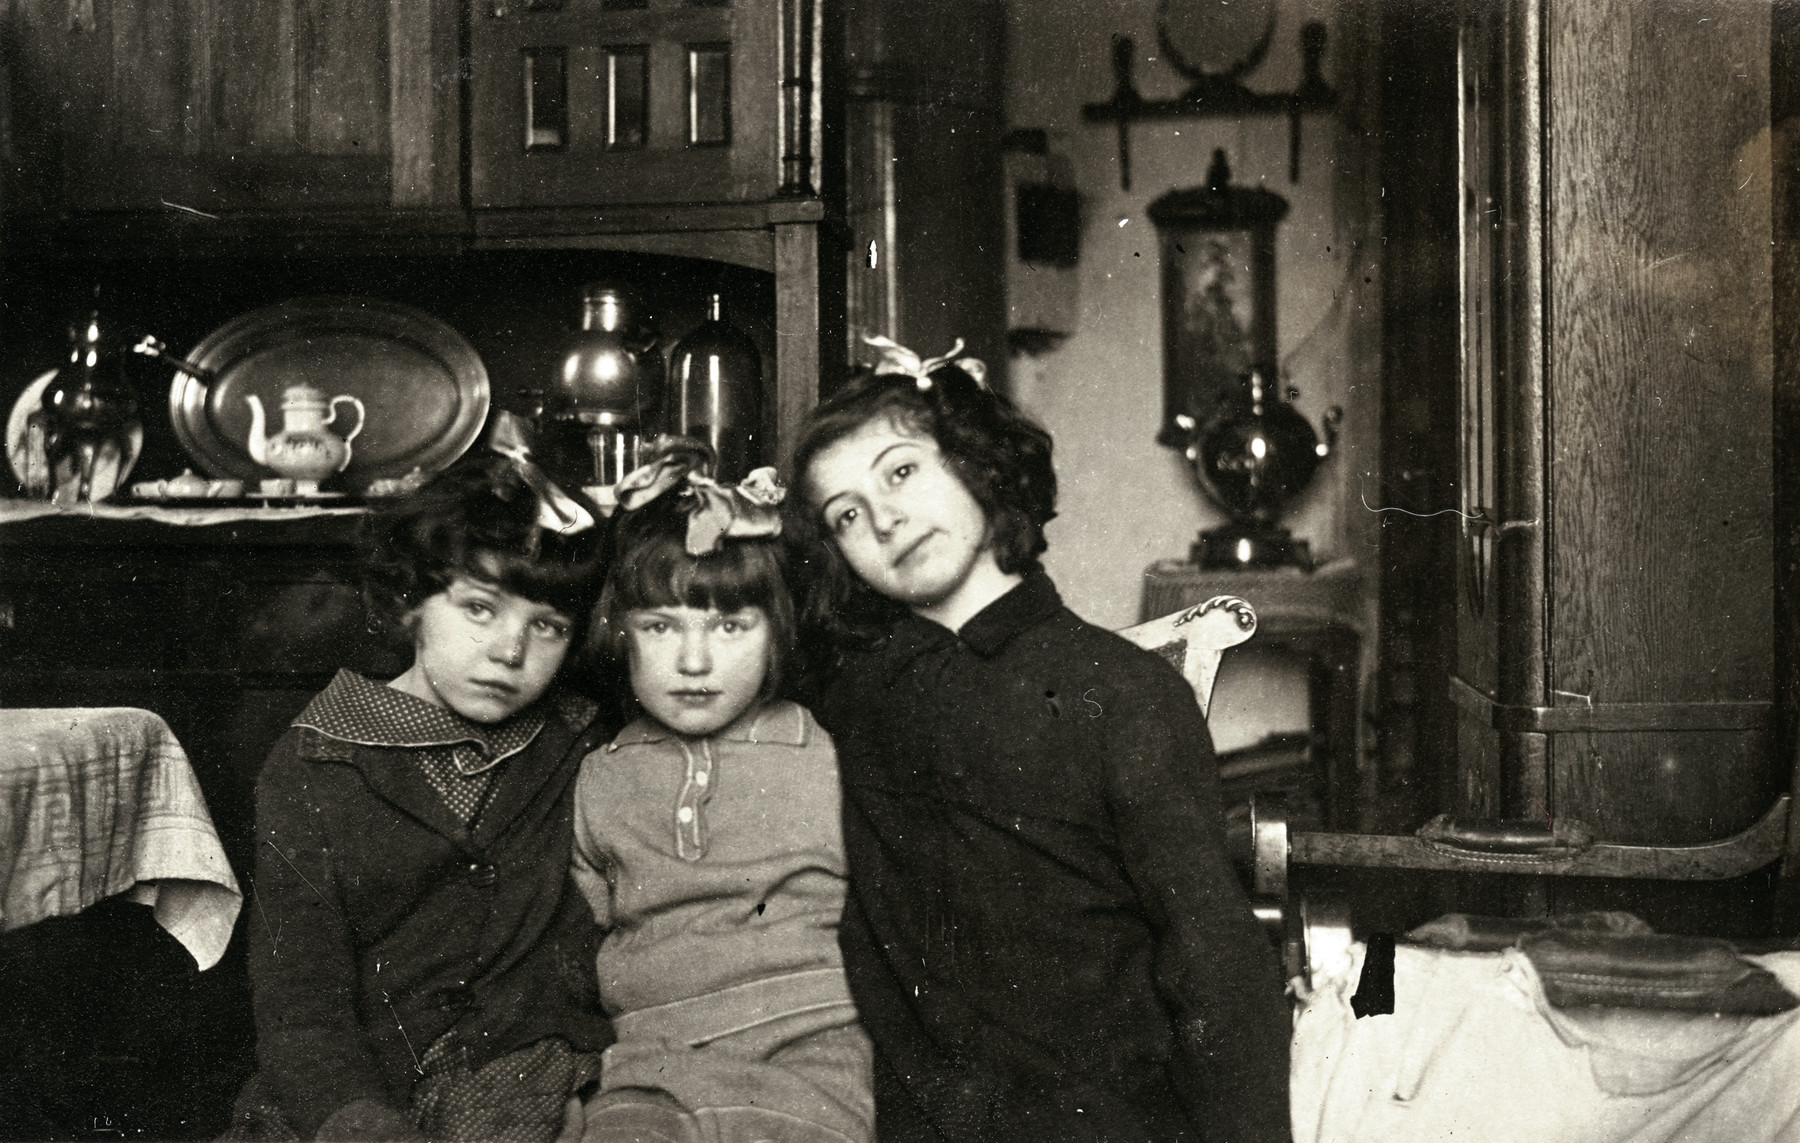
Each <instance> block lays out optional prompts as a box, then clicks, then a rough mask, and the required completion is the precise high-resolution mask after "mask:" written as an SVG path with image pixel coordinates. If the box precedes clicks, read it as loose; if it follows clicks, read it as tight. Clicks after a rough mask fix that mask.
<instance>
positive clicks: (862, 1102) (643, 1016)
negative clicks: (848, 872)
mask: <svg viewBox="0 0 1800 1143" xmlns="http://www.w3.org/2000/svg"><path fill="white" fill-rule="evenodd" d="M710 470H711V456H710V453H709V452H708V450H706V449H705V447H704V446H701V445H697V444H694V443H693V442H685V441H667V442H664V445H663V447H662V449H661V451H660V454H659V455H658V456H657V458H656V459H655V460H653V461H652V462H651V463H650V464H648V465H646V466H645V467H644V468H641V469H639V470H638V471H637V472H635V473H633V474H632V475H630V476H628V477H627V478H626V479H625V481H624V482H622V483H621V485H620V486H619V515H618V517H617V519H616V521H615V524H616V528H617V532H616V535H617V544H618V547H617V550H616V553H615V562H614V565H613V571H612V574H611V576H610V577H609V579H608V581H607V586H606V588H605V590H604V591H603V593H602V595H601V602H600V612H599V616H600V623H599V624H598V625H597V632H598V633H599V635H600V637H601V638H602V639H603V640H605V641H606V643H607V644H608V646H607V648H606V649H607V650H608V651H609V652H610V653H611V654H612V655H613V656H615V657H616V659H617V660H619V661H622V662H623V663H624V664H625V665H626V666H627V667H628V669H629V672H630V677H631V690H632V694H633V696H634V697H635V699H636V703H637V706H638V708H639V709H640V712H641V715H640V717H639V718H638V719H637V720H636V721H635V722H632V723H631V724H630V725H629V726H627V727H626V728H625V729H624V730H623V731H622V732H620V734H619V735H618V736H617V737H616V738H615V739H613V741H612V743H611V744H610V745H608V746H606V747H605V748H604V749H601V750H598V751H595V752H594V753H592V754H590V755H588V757H587V758H586V760H585V761H584V762H583V764H582V769H581V776H580V778H579V779H578V782H577V787H576V823H575V855H574V871H575V878H576V881H577V883H578V884H579V885H580V886H581V888H582V891H583V892H584V893H585V894H586V896H587V899H588V901H589V903H590V904H591V905H592V906H593V910H594V916H595V918H596V919H597V920H598V921H599V923H600V925H601V927H602V929H603V930H604V931H605V936H604V938H603V940H602V943H601V947H600V952H599V955H598V957H597V959H596V963H597V967H598V974H599V986H600V995H601V1000H602V1003H603V1004H604V1006H605V1008H606V1011H607V1013H608V1014H609V1015H611V1016H612V1018H613V1022H614V1028H615V1031H616V1032H617V1034H618V1037H619V1039H618V1042H617V1043H616V1044H614V1045H613V1046H612V1047H610V1048H608V1049H607V1052H606V1055H605V1060H604V1066H603V1069H602V1075H603V1079H602V1081H601V1088H600V1091H599V1092H598V1093H597V1094H596V1095H594V1096H593V1097H592V1098H591V1099H589V1100H588V1101H587V1103H586V1105H585V1107H584V1109H583V1114H584V1120H585V1123H584V1136H583V1137H584V1139H585V1140H587V1141H588V1143H613V1141H618V1143H625V1141H632V1143H638V1141H642V1140H656V1141H661V1140H668V1141H671V1143H674V1141H687V1140H696V1141H697V1140H707V1141H709V1143H710V1141H714V1140H717V1141H719V1143H732V1141H736V1140H743V1141H750V1140H758V1139H769V1138H776V1139H781V1140H783V1141H785V1143H813V1141H817V1143H870V1141H872V1140H873V1138H874V1122H873V1120H874V1110H873V1096H872V1094H871V1082H872V1081H871V1078H870V1068H871V1062H870V1059H871V1057H870V1047H869V1041H868V1038H867V1036H866V1035H865V1034H864V1033H863V1030H862V1027H861V1026H860V1024H859V1023H858V1022H857V1016H856V1009H855V1007H854V1006H853V1004H852V1003H851V1000H850V992H849V988H848V985H847V984H846V983H845V980H844V971H843V965H842V959H841V957H840V955H839V952H838V938H837V930H838V920H839V916H840V915H841V913H842V911H843V904H844V892H845V888H844V853H843V841H842V836H841V827H840V822H839V799H838V777H837V757H836V754H835V752H834V750H833V748H832V744H831V739H830V737H829V736H828V735H827V734H826V733H825V732H824V731H823V730H822V729H820V727H819V725H818V723H816V722H814V721H813V718H812V715H811V714H810V713H809V712H808V711H807V710H806V708H804V707H802V706H799V705H797V704H795V703H792V702H787V701H783V700H780V699H778V698H776V697H775V696H776V694H777V692H778V689H779V687H780V684H781V681H782V672H783V667H784V665H785V664H786V662H787V661H788V657H789V654H790V652H791V649H792V646H793V636H794V608H793V604H792V602H791V600H790V597H789V594H788V589H787V585H786V582H785V576H784V566H783V565H784V560H783V556H782V550H781V547H780V544H779V540H778V535H779V532H780V517H779V515H778V513H777V510H776V504H777V503H778V502H779V501H780V499H781V494H782V490H781V489H780V488H779V487H778V486H777V485H775V483H774V479H773V470H771V469H762V470H758V471H757V472H755V473H752V474H751V475H750V477H749V478H748V479H746V480H745V481H744V483H743V484H741V485H738V486H736V487H726V486H723V485H720V484H717V483H716V482H714V481H712V480H711V479H710V478H709V477H708V473H709V472H710Z"/></svg>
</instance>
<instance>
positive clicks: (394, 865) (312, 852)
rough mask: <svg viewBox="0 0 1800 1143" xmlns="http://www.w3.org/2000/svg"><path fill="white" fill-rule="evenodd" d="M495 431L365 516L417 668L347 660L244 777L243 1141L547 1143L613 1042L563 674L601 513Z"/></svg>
mask: <svg viewBox="0 0 1800 1143" xmlns="http://www.w3.org/2000/svg"><path fill="white" fill-rule="evenodd" d="M491 444H492V448H491V449H490V450H484V451H482V452H481V453H479V454H476V455H473V456H471V457H468V458H465V459H464V460H462V461H459V462H458V463H457V464H456V465H454V466H453V467H451V468H450V469H448V470H447V471H445V472H444V473H442V474H440V475H439V476H437V477H436V478H435V479H433V480H432V481H431V482H430V483H429V484H427V485H426V486H425V487H424V488H423V489H421V490H419V491H418V492H416V493H413V494H411V495H409V496H407V497H404V498H402V499H400V500H398V501H396V502H395V503H393V504H391V505H389V506H387V507H385V508H384V509H383V510H381V511H379V512H377V513H376V514H375V515H374V517H373V518H372V527H371V529H370V531H371V544H370V553H369V560H368V566H367V568H366V572H365V596H366V597H367V599H368V601H369V603H370V604H371V606H372V608H373V609H374V610H375V611H376V612H377V613H378V614H380V615H381V616H383V617H385V618H387V619H389V620H391V621H392V622H393V623H394V624H395V625H396V626H397V627H398V628H399V630H400V631H402V632H403V633H404V634H405V635H406V636H407V637H408V638H409V639H410V641H411V643H412V646H413V661H412V666H411V667H409V668H408V669H407V670H406V671H405V672H404V673H402V674H401V675H399V676H398V677H397V678H394V679H391V680H386V681H377V680H373V679H368V678H365V677H363V676H362V675H360V674H357V673H356V672H354V671H349V670H342V671H339V672H338V674H337V677H336V678H334V679H333V680H332V681H331V684H330V685H329V686H327V687H326V688H325V690H323V691H322V692H320V693H319V695H317V696H316V697H315V698H314V699H313V700H312V702H311V703H309V704H308V705H307V707H306V709H305V710H304V711H303V712H301V714H300V716H299V717H298V718H296V719H295V720H294V722H293V725H292V726H290V727H289V728H288V730H287V732H286V733H285V734H283V735H282V737H281V739H280V741H279V742H277V743H276V745H275V748H274V751H273V753H272V754H271V755H270V757H269V760H268V762H267V764H266V765H265V766H264V768H263V771H262V774H261V777H260V778H259V779H258V782H257V808H256V846H257V848H256V876H255V880H254V883H253V888H254V897H255V907H254V909H253V911H252V923H251V925H250V976H251V986H252V998H253V1001H254V1010H255V1017H256V1055H257V1062H258V1064H259V1065H260V1067H261V1071H260V1072H259V1073H258V1075H257V1076H255V1077H254V1078H253V1079H252V1080H251V1082H250V1083H249V1084H248V1085H247V1086H246V1088H245V1090H244V1092H243V1093H242V1094H241V1095H240V1097H239V1101H238V1110H237V1113H236V1117H235V1122H234V1126H233V1133H234V1134H235V1135H236V1136H238V1137H241V1138H242V1137H247V1138H263V1139H270V1138H274V1139H315V1138H316V1139H325V1140H412V1139H420V1140H422V1139H425V1138H430V1139H433V1140H482V1141H485V1143H493V1141H500V1140H508V1141H517V1143H549V1141H550V1140H552V1139H554V1138H555V1137H556V1136H557V1134H558V1132H559V1131H560V1130H561V1129H562V1128H563V1126H564V1123H565V1118H564V1117H565V1114H566V1113H567V1112H568V1111H569V1106H568V1104H569V1101H570V1099H571V1097H572V1096H573V1094H574V1093H575V1092H576V1091H578V1090H579V1089H580V1088H581V1087H582V1086H583V1085H584V1084H587V1083H589V1082H591V1081H592V1079H593V1078H594V1077H595V1076H596V1075H598V1072H599V1059H600V1057H599V1051H600V1049H602V1048H604V1047H605V1046H606V1045H607V1044H608V1043H609V1042H610V1041H611V1039H612V1035H611V1031H610V1029H609V1028H608V1025H607V1021H606V1019H605V1017H604V1015H603V1014H602V1013H601V1012H600V1011H599V1007H598V1004H597V998H596V996H595V993H594V988H593V981H592V975H591V972H590V971H589V969H588V968H587V966H588V964H590V963H591V957H592V955H593V949H594V929H593V922H592V919H591V918H590V917H589V915H588V912H587V909H586V907H585V906H584V904H583V902H582V900H581V894H580V891H579V890H577V889H576V888H575V886H574V884H573V882H572V879H571V877H570V874H569V857H568V854H569V847H570V844H571V839H570V831H571V828H572V823H573V820H574V814H573V809H572V799H573V796H574V787H575V776H576V772H577V769H578V768H579V765H580V761H581V758H582V757H583V756H584V755H585V754H587V753H588V752H589V751H590V750H592V749H594V748H595V747H596V746H598V745H599V744H600V743H603V742H605V741H606V739H607V737H608V736H609V735H610V734H611V733H612V730H613V728H614V726H616V723H611V724H609V722H608V721H607V720H605V719H603V718H601V717H600V716H599V707H598V706H597V704H596V703H595V702H594V701H593V700H592V699H591V698H588V697H586V696H584V695H582V694H581V693H579V692H578V691H577V690H575V689H573V688H571V687H569V686H566V685H563V683H562V681H561V676H562V675H563V673H564V668H565V666H566V665H567V664H568V662H569V659H568V656H569V651H570V648H571V647H574V646H576V645H578V644H579V642H580V640H581V639H582V636H583V630H584V626H585V622H586V619H587V616H588V613H589V611H590V609H591V605H592V601H593V599H594V598H595V595H596V593H597V590H598V586H599V582H600V579H601V577H602V575H603V573H604V570H605V569H604V566H603V564H602V556H601V549H602V527H601V526H600V525H601V523H602V521H600V520H598V519H597V515H598V509H597V508H595V507H594V506H593V505H591V504H586V503H583V502H582V501H580V500H578V499H576V498H574V497H571V496H570V495H568V494H566V493H564V492H563V491H562V490H561V489H559V488H557V487H556V486H555V485H554V484H553V483H551V482H550V481H549V480H548V478H546V476H545V475H544V474H543V473H542V472H541V471H540V470H539V469H538V468H537V467H536V466H535V465H533V464H532V463H531V461H530V458H529V456H528V454H527V451H526V449H525V445H524V442H523V438H522V436H521V434H520V432H519V431H518V426H517V425H516V423H514V422H512V421H511V420H510V419H508V418H507V416H506V415H505V414H501V415H500V419H499V420H498V421H497V422H496V425H495V428H494V435H493V437H492V440H491ZM577 1106H578V1105H577Z"/></svg>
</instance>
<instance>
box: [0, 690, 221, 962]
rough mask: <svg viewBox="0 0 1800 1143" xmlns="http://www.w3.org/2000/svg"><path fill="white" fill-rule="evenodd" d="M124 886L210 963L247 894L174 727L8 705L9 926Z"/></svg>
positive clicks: (3, 851) (2, 788)
mask: <svg viewBox="0 0 1800 1143" xmlns="http://www.w3.org/2000/svg"><path fill="white" fill-rule="evenodd" d="M120 893H128V894H130V895H131V898H132V899H133V900H136V901H139V902H142V903H144V904H148V905H152V906H153V907H154V908H155V913H156V920H157V922H158V923H159V924H161V925H162V927H163V928H164V929H166V930H168V932H169V934H170V935H171V936H173V937H174V938H175V939H176V940H178V941H180V942H181V943H182V945H183V946H184V947H185V948H186V949H187V950H188V952H189V953H191V954H193V957H194V960H195V961H196V962H197V963H198V964H199V966H200V968H201V969H203V970H204V969H208V968H211V967H212V966H213V965H215V964H217V963H218V961H219V958H220V957H221V956H223V955H224V952H225V946H226V945H227V944H228V943H229V942H230V940H231V930H232V926H233V925H234V924H235V923H236V921H237V914H238V909H239V907H240V906H241V904H242V903H243V895H242V894H241V892H240V891H239V889H238V883H237V878H236V877H234V876H233V875H232V872H231V866H230V864H229V863H228V862H227V861H226V859H225V851H224V848H223V847H222V846H221V845H220V844H219V836H218V833H217V832H216V831H215V830H214V829H213V823H212V816H211V815H210V814H209V813H208V812H207V809H206V801H205V799H204V798H203V797H202V796H201V793H200V785H199V782H198V781H197V780H196V779H195V777H194V771H193V767H192V766H190V765H189V763H188V759H187V755H186V753H184V752H183V751H182V749H181V744H180V743H179V742H177V741H176V740H175V735H174V734H173V733H171V732H170V730H169V727H168V724H166V723H165V722H163V720H162V718H161V717H160V716H158V715H156V714H153V713H151V712H150V711H147V710H137V709H133V708H130V707H109V708H93V709H88V708H69V709H43V710H0V929H7V930H10V929H16V928H20V927H22V926H24V925H29V924H31V923H33V922H35V921H40V920H43V919H44V918H46V917H57V916H67V915H69V914H72V913H78V912H80V911H81V910H83V909H86V908H87V907H88V906H90V905H92V904H94V903H95V902H97V901H99V900H101V899H103V898H106V897H111V896H114V895H116V894H120Z"/></svg>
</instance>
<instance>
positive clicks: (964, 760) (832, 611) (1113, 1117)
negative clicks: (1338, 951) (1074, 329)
mask: <svg viewBox="0 0 1800 1143" xmlns="http://www.w3.org/2000/svg"><path fill="white" fill-rule="evenodd" d="M877 344H878V346H879V348H881V349H882V350H883V352H884V358H883V360H882V362H881V364H880V365H879V366H877V368H876V371H875V373H874V374H873V376H870V377H867V378H865V379H862V380H861V381H858V382H855V383H853V384H851V385H850V386H848V387H846V388H845V389H844V390H842V391H841V392H840V393H838V394H837V395H835V396H834V397H833V398H832V399H831V400H829V401H827V402H826V403H825V404H823V405H821V406H820V407H819V408H818V409H817V410H816V411H815V412H814V414H813V416H812V417H811V419H810V421H809V422H808V425H807V427H806V429H805V431H804V434H803V436H802V439H801V440H800V441H799V444H798V447H797V449H796V453H795V462H794V463H795V472H796V473H797V474H798V475H797V480H798V482H799V485H800V488H801V490H802V492H803V493H804V496H803V499H804V501H805V504H804V507H803V510H802V511H800V512H798V513H796V514H795V517H796V520H797V521H798V522H799V527H800V528H801V529H804V530H805V531H807V532H809V533H811V535H812V537H813V539H814V546H813V552H812V555H811V557H809V560H808V563H809V565H811V566H812V567H813V568H814V570H815V571H816V572H817V573H818V574H817V580H816V591H815V593H814V595H813V601H814V604H815V606H810V607H809V608H808V612H809V614H811V615H813V616H814V617H816V618H817V619H818V620H819V621H820V623H821V626H822V627H823V628H824V629H825V630H826V631H827V632H828V633H830V634H831V635H833V636H835V637H836V645H837V649H838V656H837V660H836V663H835V665H834V669H833V670H831V672H830V677H829V679H828V681H827V683H826V685H825V686H824V689H823V695H822V697H821V699H820V701H819V703H818V706H817V709H818V712H819V719H820V721H821V722H822V723H823V724H824V725H825V726H826V727H827V728H829V729H830V731H831V733H832V735H833V736H834V738H835V739H836V742H837V747H838V750H839V755H840V759H841V762H842V767H843V791H844V833H845V845H846V848H847V851H848V853H849V858H850V886H851V893H850V898H849V901H848V903H847V904H846V907H845V911H844V919H843V926H842V944H843V951H844V967H845V969H846V971H847V973H848V976H849V980H850V991H851V994H852V996H853V997H854V998H855V1000H856V1004H857V1007H858V1009H859V1011H860V1012H861V1014H862V1018H863V1021H864V1023H865V1025H866V1027H867V1028H868V1030H869V1034H870V1035H871V1037H872V1038H873V1040H874V1043H875V1049H876V1056H875V1085H876V1086H875V1091H876V1099H875V1107H876V1117H877V1121H878V1122H879V1124H880V1126H881V1138H882V1140H883V1143H990V1141H994V1140H1027V1139H1028V1140H1033V1141H1035V1143H1077V1141H1082V1143H1103V1141H1105V1143H1110V1141H1118V1140H1131V1141H1132V1143H1176V1141H1199V1140H1208V1141H1215V1143H1223V1141H1261V1143H1275V1141H1277V1140H1279V1141H1283V1143H1285V1141H1286V1140H1287V1138H1288V1113H1287V1028H1288V1021H1287V1014H1286V1011H1285V1006H1284V1003H1283V1000H1282V985H1281V978H1280V975H1279V972H1278V970H1277V968H1276V963H1275V957H1274V955H1273V953H1272V950H1271V949H1270V947H1269V942H1268V941H1267V939H1266V938H1265V937H1264V936H1263V935H1262V933H1261V932H1260V931H1259V930H1258V928H1257V926H1256V922H1255V921H1254V919H1253V918H1252V916H1251V913H1250V907H1249V904H1248V902H1247V901H1246V899H1245V896H1244V892H1243V889H1242V888H1241V887H1240V886H1239V884H1238V881H1237V878H1236V875H1235V873H1234V872H1233V869H1232V866H1231V863H1230V862H1229V861H1228V860H1227V859H1226V856H1225V853H1224V848H1223V844H1222V842H1223V827H1222V823H1221V816H1220V808H1219V790H1218V776H1217V767H1216V765H1215V763H1214V760H1213V755H1212V747H1211V742H1210V740H1209V738H1208V735H1207V729H1206V723H1205V720H1204V719H1203V718H1202V716H1201V714H1200V711H1199V708H1198V706H1197V705H1196V704H1195V702H1194V696H1193V692H1192V691H1191V690H1190V689H1189V688H1188V686H1187V684H1186V683H1185V682H1184V681H1183V680H1182V678H1181V676H1180V675H1179V674H1177V673H1176V672H1175V670H1174V669H1173V668H1172V667H1170V666H1169V664H1168V663H1166V662H1164V661H1163V660H1162V659H1161V658H1160V657H1158V656H1156V655H1153V654H1151V653H1149V652H1146V651H1142V650H1139V649H1138V648H1136V647H1134V646H1132V645H1131V644H1129V643H1127V642H1126V641H1125V640H1123V639H1120V638H1119V637H1117V636H1115V635H1113V634H1111V633H1109V632H1106V631H1103V630H1101V629H1099V628H1097V627H1094V626H1093V625H1092V624H1089V623H1086V622H1083V621H1082V620H1081V619H1080V618H1078V617H1077V616H1076V615H1074V613H1072V612H1071V611H1069V609H1068V608H1066V607H1064V606H1063V604H1062V600H1061V599H1060V598H1059V597H1058V595H1057V592H1056V588H1055V586H1054V585H1053V584H1052V583H1051V582H1050V579H1049V577H1047V576H1046V575H1045V574H1044V572H1043V569H1042V567H1041V566H1040V564H1039V562H1038V557H1039V555H1040V554H1041V553H1042V552H1043V551H1044V550H1045V547H1046V544H1045V540H1044V525H1045V524H1046V523H1047V522H1048V521H1049V520H1050V518H1051V517H1052V516H1053V515H1055V504H1056V476H1055V472H1054V470H1053V469H1052V467H1051V441H1050V437H1049V435H1048V434H1047V433H1045V432H1044V430H1043V429H1041V428H1039V427H1038V426H1037V425H1035V424H1033V423H1032V422H1031V421H1029V420H1028V419H1027V418H1025V417H1024V416H1023V415H1022V414H1020V413H1019V412H1018V410H1016V409H1015V408H1014V407H1013V406H1012V404H1011V403H1010V402H1009V401H1007V400H1006V399H1005V398H1004V397H1003V396H1001V395H1000V394H997V393H995V392H993V391H992V390H990V389H988V388H987V387H986V386H985V385H984V384H983V383H982V381H983V374H984V372H985V371H984V370H983V368H982V366H981V363H980V362H979V361H977V360H975V359H973V358H966V357H965V358H957V357H956V356H955V353H956V351H954V350H953V351H952V353H951V355H949V356H946V357H942V358H934V359H929V360H923V361H922V360H920V359H919V357H918V356H917V355H915V354H913V353H911V352H910V351H908V350H905V349H904V348H902V347H900V346H898V345H895V344H893V343H892V342H890V341H885V340H879V339H878V340H877ZM960 348H961V343H960V342H959V343H958V349H960Z"/></svg>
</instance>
